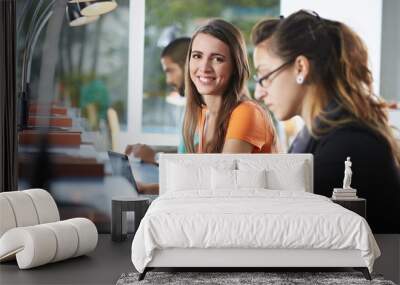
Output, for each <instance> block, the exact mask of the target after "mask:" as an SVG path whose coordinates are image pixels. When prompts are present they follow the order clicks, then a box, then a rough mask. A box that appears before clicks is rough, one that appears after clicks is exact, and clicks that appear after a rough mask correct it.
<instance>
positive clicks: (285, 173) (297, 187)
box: [267, 163, 307, 192]
mask: <svg viewBox="0 0 400 285" xmlns="http://www.w3.org/2000/svg"><path fill="white" fill-rule="evenodd" d="M304 171H305V169H304V163H298V164H294V165H293V167H292V168H290V169H285V170H280V169H271V170H268V172H267V181H268V188H269V189H274V190H288V191H303V192H305V191H306V189H307V182H306V177H305V173H304Z"/></svg>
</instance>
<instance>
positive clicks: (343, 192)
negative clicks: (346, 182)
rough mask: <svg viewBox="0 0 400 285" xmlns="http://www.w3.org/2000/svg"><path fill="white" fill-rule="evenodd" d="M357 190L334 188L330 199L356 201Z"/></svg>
mask: <svg viewBox="0 0 400 285" xmlns="http://www.w3.org/2000/svg"><path fill="white" fill-rule="evenodd" d="M357 198H358V197H357V190H356V189H352V188H351V189H342V188H335V189H333V194H332V199H335V200H353V199H357Z"/></svg>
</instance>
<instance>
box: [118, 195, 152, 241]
mask: <svg viewBox="0 0 400 285" xmlns="http://www.w3.org/2000/svg"><path fill="white" fill-rule="evenodd" d="M111 203H112V206H111V207H112V217H111V219H112V221H111V239H112V240H113V241H123V240H125V239H126V238H127V224H126V212H134V213H135V229H134V234H135V233H136V231H137V229H138V227H139V224H140V221H141V220H142V218H143V217H144V215H145V214H146V211H147V209H148V207H149V205H150V203H151V201H150V199H149V198H143V197H113V198H112V202H111Z"/></svg>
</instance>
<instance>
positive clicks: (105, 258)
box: [0, 234, 134, 285]
mask: <svg viewBox="0 0 400 285" xmlns="http://www.w3.org/2000/svg"><path fill="white" fill-rule="evenodd" d="M131 244H132V238H130V239H129V240H126V241H124V242H118V243H117V242H112V241H111V236H110V235H109V234H101V235H99V243H98V245H97V248H96V250H95V251H93V252H92V253H90V254H89V255H87V256H81V257H77V258H73V259H68V260H64V261H61V262H57V263H52V264H47V265H44V266H41V267H37V268H33V269H28V270H19V269H18V266H17V263H16V262H15V261H14V262H7V263H2V264H0V284H1V285H6V284H7V285H9V284H12V285H14V284H38V285H39V284H115V283H116V282H117V280H118V278H119V277H120V276H121V274H122V273H125V272H132V271H134V267H133V265H132V262H131V258H130V253H131Z"/></svg>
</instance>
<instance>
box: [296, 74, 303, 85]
mask: <svg viewBox="0 0 400 285" xmlns="http://www.w3.org/2000/svg"><path fill="white" fill-rule="evenodd" d="M296 82H297V84H303V82H304V77H303V76H302V75H299V76H297V78H296Z"/></svg>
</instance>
